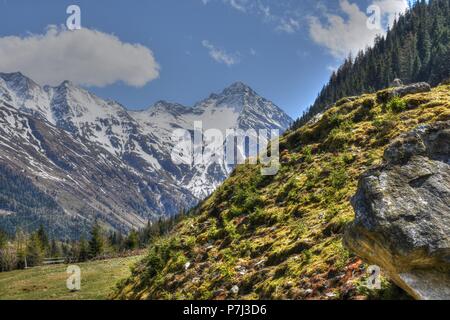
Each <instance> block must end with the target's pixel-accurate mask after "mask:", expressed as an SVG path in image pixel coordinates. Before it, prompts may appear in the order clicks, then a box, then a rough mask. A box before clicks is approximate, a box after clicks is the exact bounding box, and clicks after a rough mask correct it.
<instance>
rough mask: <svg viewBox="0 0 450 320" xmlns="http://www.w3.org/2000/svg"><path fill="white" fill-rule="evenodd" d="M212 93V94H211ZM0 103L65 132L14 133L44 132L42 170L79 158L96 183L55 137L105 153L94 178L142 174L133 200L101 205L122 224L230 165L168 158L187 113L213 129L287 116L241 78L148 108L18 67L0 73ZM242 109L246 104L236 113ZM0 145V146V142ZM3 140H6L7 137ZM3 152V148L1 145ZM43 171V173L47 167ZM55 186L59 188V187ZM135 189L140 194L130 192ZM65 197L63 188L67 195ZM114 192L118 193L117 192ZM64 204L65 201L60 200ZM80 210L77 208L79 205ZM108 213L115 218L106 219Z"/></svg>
mask: <svg viewBox="0 0 450 320" xmlns="http://www.w3.org/2000/svg"><path fill="white" fill-rule="evenodd" d="M214 96H215V97H217V98H216V99H215V100H214V99H212V100H211V97H214ZM205 101H207V102H205ZM251 103H255V104H256V103H257V104H258V106H255V108H256V107H257V108H261V109H266V110H267V113H268V114H276V115H277V117H276V119H275V120H274V119H269V118H268V117H267V116H266V117H265V118H264V116H263V117H261V115H260V114H255V111H254V110H253V111H252V110H251V108H252V106H249V105H248V104H251ZM0 104H2V105H3V107H5V108H6V107H7V106H8V108H11V110H10V111H11V112H12V113H13V114H14V117H16V118H21V119H30V120H29V121H31V122H30V123H32V122H34V119H36V121H37V122H36V123H38V124H39V126H38V127H39V128H40V129H41V130H43V131H48V132H53V131H55V130H56V131H55V132H59V131H60V130H62V132H65V133H67V134H68V136H66V135H65V134H60V135H59V136H60V139H61V140H64V141H57V140H55V139H54V138H51V139H50V140H51V141H44V140H45V139H44V138H45V137H46V134H45V132H40V131H39V130H34V131H33V129H32V128H28V129H27V130H29V132H30V134H29V135H28V136H21V137H20V139H21V140H20V142H18V145H19V146H18V147H17V148H19V149H20V148H22V149H23V150H26V149H27V148H28V147H27V146H28V145H34V144H36V143H37V141H38V140H39V139H38V138H36V137H34V136H33V132H34V133H36V135H38V136H39V137H44V138H42V139H44V140H42V139H41V140H42V141H43V142H42V143H44V142H45V143H46V144H45V145H46V146H47V149H46V150H44V151H43V152H44V153H43V155H44V156H45V157H47V159H44V158H42V157H40V158H39V159H40V160H39V161H43V162H42V163H40V166H41V167H42V168H45V170H50V171H52V170H60V169H62V170H63V171H64V170H70V169H71V167H72V166H75V167H77V166H80V167H81V168H84V170H86V173H83V174H82V176H83V179H84V180H88V181H90V182H89V183H90V184H98V181H97V180H98V177H96V176H97V175H96V174H94V173H92V174H91V175H89V174H88V172H90V171H92V170H94V168H93V167H90V168H86V164H85V163H84V162H83V160H82V158H80V157H79V156H78V155H72V157H74V158H71V159H70V160H64V159H65V157H66V155H65V154H60V153H59V152H65V153H67V151H63V150H65V149H64V148H60V147H57V146H58V145H59V144H60V143H62V144H68V145H73V147H74V148H75V149H76V150H85V151H86V152H88V154H89V156H90V157H91V158H92V159H108V160H105V161H111V163H110V164H109V165H112V166H113V167H114V168H110V169H108V170H106V173H105V174H101V176H102V177H103V178H101V179H107V178H108V177H106V176H107V175H108V174H110V175H112V177H114V176H115V175H116V170H124V172H127V174H126V175H127V177H128V178H127V179H131V180H133V181H135V182H133V183H132V185H134V184H135V183H136V181H137V179H142V181H143V183H144V184H143V185H140V184H139V183H138V184H136V185H135V187H133V188H132V189H134V191H130V192H131V194H133V193H134V192H136V193H135V195H133V196H132V199H134V198H136V199H138V200H136V201H137V202H136V203H133V201H134V200H123V201H124V202H125V203H129V204H130V205H131V207H127V206H123V205H120V204H117V210H118V211H119V212H116V211H117V210H116V208H109V209H108V210H106V212H109V214H111V216H108V217H107V218H108V219H107V220H111V219H112V221H109V222H108V223H107V225H108V226H109V227H113V228H115V227H117V228H118V229H120V230H123V231H126V230H129V229H130V228H136V227H140V226H143V225H144V223H145V222H146V220H153V219H158V218H159V217H162V216H171V215H174V214H177V212H178V211H180V210H183V209H185V208H189V207H191V206H192V205H194V204H195V203H196V202H197V201H198V200H200V199H202V198H204V197H206V196H208V195H209V194H210V193H211V192H212V191H213V190H214V189H215V188H216V187H217V186H218V185H219V184H220V183H221V182H222V181H223V180H224V179H225V178H226V176H227V175H228V174H229V172H230V171H231V169H232V168H231V167H227V166H225V165H224V164H215V163H210V164H206V165H205V166H202V167H193V166H187V165H183V164H181V165H179V164H175V163H174V162H173V160H172V158H171V151H172V149H173V147H174V145H175V142H174V141H172V139H171V138H172V133H173V131H174V130H175V129H185V130H188V131H189V130H191V129H192V127H193V123H194V121H203V122H204V124H205V130H206V129H208V128H214V127H216V126H219V129H220V130H225V129H228V128H240V129H247V128H250V127H251V124H250V125H248V124H245V125H244V124H242V125H241V122H243V120H242V119H247V120H248V119H249V118H252V120H251V123H252V124H253V125H254V127H255V129H258V128H266V129H279V130H280V132H283V131H284V130H285V129H287V127H288V126H289V125H290V123H291V121H292V119H291V118H289V116H287V115H286V114H285V113H284V112H283V111H282V110H281V109H279V108H278V107H276V106H275V105H274V104H273V103H272V102H270V101H268V100H266V99H264V98H261V97H260V96H258V95H257V94H256V93H255V92H254V91H253V90H251V89H250V88H249V87H248V86H246V85H244V84H242V83H237V84H233V85H231V86H230V89H228V88H226V89H224V90H223V92H222V93H220V94H215V95H214V94H213V95H210V97H209V98H207V99H205V100H202V101H201V103H198V104H196V106H195V107H192V108H191V107H185V106H182V105H181V104H177V103H167V102H164V101H160V102H157V103H155V104H154V105H153V106H152V107H150V108H148V109H145V110H142V111H130V110H128V109H127V108H126V107H125V106H123V105H121V104H119V103H117V102H115V101H109V100H104V99H102V98H100V97H98V96H96V95H94V94H92V93H90V92H89V91H87V90H85V89H83V88H80V87H77V86H75V85H74V84H72V83H71V82H70V81H63V82H62V83H61V84H60V85H58V86H56V87H50V86H40V85H38V84H36V83H35V82H34V81H33V80H31V79H29V78H28V77H26V76H24V75H23V74H21V73H20V72H18V73H0ZM2 110H3V111H4V114H3V118H4V119H5V121H4V122H3V123H2V124H1V125H0V127H2V128H3V129H4V130H6V131H5V138H7V137H8V134H9V135H11V138H10V139H9V140H10V141H9V142H11V141H13V140H14V138H13V132H14V130H18V129H17V126H18V123H17V122H8V119H9V118H8V117H11V114H9V113H10V111H5V110H6V109H2ZM243 110H250V111H246V113H245V114H244V115H243V114H242V113H243ZM8 114H9V115H8ZM24 121H25V120H24ZM249 121H250V120H249ZM69 136H70V141H69ZM65 140H67V141H65ZM7 144H8V143H7ZM75 145H77V146H75ZM53 147H56V149H57V150H56V151H55V150H52V148H53ZM0 148H7V147H6V145H0ZM8 148H14V147H13V146H11V145H10V144H8ZM8 150H10V149H8ZM5 154H9V153H7V152H5ZM23 157H27V155H26V152H23ZM52 159H54V161H53V160H52ZM33 161H35V159H33ZM55 161H56V162H55ZM72 161H73V163H72ZM20 163H22V165H23V166H24V168H23V169H25V172H28V171H27V170H26V169H27V167H30V168H31V167H32V165H31V164H27V163H26V161H23V162H20ZM71 163H72V164H71ZM55 167H58V168H55ZM72 169H73V168H72ZM42 170H44V169H42ZM45 170H44V171H45ZM79 170H80V169H79ZM81 171H82V170H80V173H81ZM30 172H31V171H30ZM33 172H34V171H33ZM211 173H212V174H211ZM46 174H47V175H48V176H51V174H50V173H49V172H46ZM59 174H60V175H61V174H63V173H62V172H60V173H59ZM94 177H95V178H94ZM110 180H112V181H110V182H109V183H111V182H113V181H114V179H110ZM125 180H126V179H125ZM124 183H125V184H126V183H130V181H128V182H126V181H122V182H120V183H119V185H121V186H122V187H124V185H123V184H124ZM71 184H73V185H72V186H71V187H70V188H69V187H68V186H65V187H67V188H66V189H67V190H66V191H67V192H68V190H69V189H71V190H72V189H73V188H75V190H76V189H77V187H76V182H73V183H72V182H71ZM100 185H101V184H100ZM41 187H42V186H41ZM45 188H49V189H53V190H54V188H56V187H55V185H54V184H53V183H50V182H49V183H48V184H47V185H46V186H45ZM62 189H63V190H64V188H62ZM171 190H172V192H171ZM101 192H102V194H103V193H105V199H103V200H102V201H103V203H106V202H107V201H108V200H107V198H108V196H107V194H108V192H110V190H103V191H101ZM81 193H82V192H81ZM125 194H127V193H125ZM131 194H130V196H131ZM137 194H140V196H136V195H137ZM67 197H70V196H69V195H67ZM96 197H98V195H95V192H94V193H92V194H91V195H90V196H88V197H87V198H89V199H91V200H92V201H91V200H89V201H87V203H91V202H92V203H96V200H95V198H96ZM101 197H102V196H100V198H101ZM87 198H86V199H87ZM118 198H119V199H120V196H119V197H118ZM80 199H82V198H80ZM80 199H79V200H77V201H80ZM66 205H67V203H65V204H63V205H62V206H63V207H64V206H66ZM92 205H93V206H94V207H95V206H97V205H95V204H92ZM106 206H107V205H106ZM101 207H103V205H102V206H101ZM77 210H78V211H80V210H81V209H77ZM102 210H103V211H104V209H98V210H97V209H95V210H93V212H95V213H92V214H91V215H90V218H89V219H88V220H89V221H92V219H94V218H93V217H94V216H99V217H102V218H103V219H104V218H105V216H104V212H102ZM126 210H130V212H131V213H130V215H131V216H130V217H131V218H130V219H131V223H129V222H127V221H126V220H127V218H126V217H125V214H124V213H123V212H124V211H126ZM75 211H76V210H75ZM78 211H77V212H78ZM78 213H80V212H78ZM81 215H82V216H83V213H81ZM107 215H108V214H107ZM133 216H135V217H139V218H134V217H133ZM111 217H113V218H111ZM114 217H115V218H114ZM100 220H101V219H100ZM114 220H118V221H119V220H123V221H122V222H118V223H117V225H114V224H115V222H114ZM124 221H125V223H124ZM0 223H1V221H0ZM48 228H51V226H48Z"/></svg>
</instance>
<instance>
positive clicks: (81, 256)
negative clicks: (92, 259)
mask: <svg viewBox="0 0 450 320" xmlns="http://www.w3.org/2000/svg"><path fill="white" fill-rule="evenodd" d="M89 256H90V245H89V243H88V242H87V241H86V239H85V238H84V237H81V239H80V242H79V252H78V261H80V262H84V261H87V260H88V259H89Z"/></svg>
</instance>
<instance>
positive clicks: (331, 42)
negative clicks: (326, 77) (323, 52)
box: [309, 0, 408, 58]
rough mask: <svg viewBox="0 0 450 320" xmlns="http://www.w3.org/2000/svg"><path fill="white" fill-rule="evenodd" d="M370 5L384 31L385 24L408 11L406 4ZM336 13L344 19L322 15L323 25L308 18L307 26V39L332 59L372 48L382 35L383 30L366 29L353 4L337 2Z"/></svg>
mask: <svg viewBox="0 0 450 320" xmlns="http://www.w3.org/2000/svg"><path fill="white" fill-rule="evenodd" d="M372 5H373V6H377V7H378V8H379V9H380V13H381V17H380V18H381V21H382V22H384V23H383V24H384V25H385V27H387V24H388V23H389V24H391V25H392V23H393V21H394V19H395V17H396V16H397V15H398V14H400V13H403V12H404V11H405V10H406V9H407V8H408V3H407V0H376V1H374V2H373V3H372ZM340 9H341V11H342V13H343V15H344V17H345V18H346V19H345V18H344V17H342V16H341V15H337V14H329V13H327V12H325V16H326V19H327V23H325V24H324V23H322V22H321V21H320V20H319V18H317V17H311V18H310V24H309V32H310V36H311V38H312V39H313V40H314V41H315V42H316V43H318V44H320V45H322V46H324V47H326V48H327V49H328V50H329V51H330V53H331V54H332V55H333V56H335V57H336V58H342V57H345V56H347V55H348V54H349V53H350V52H351V53H353V54H356V53H357V52H358V51H359V50H361V49H364V48H365V47H367V46H369V45H372V44H373V41H374V39H375V37H376V36H377V35H380V34H384V33H385V29H384V28H382V29H373V28H368V27H367V21H368V15H367V14H366V12H365V11H361V10H360V9H359V7H358V6H357V5H356V4H351V3H350V2H349V1H348V0H341V1H340Z"/></svg>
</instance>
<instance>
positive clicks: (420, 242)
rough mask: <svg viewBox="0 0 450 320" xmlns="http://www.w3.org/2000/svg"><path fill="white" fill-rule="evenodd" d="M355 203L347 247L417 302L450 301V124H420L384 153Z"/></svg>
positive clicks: (366, 177) (364, 180) (362, 180)
mask: <svg viewBox="0 0 450 320" xmlns="http://www.w3.org/2000/svg"><path fill="white" fill-rule="evenodd" d="M384 160H385V161H384V164H382V165H381V166H379V167H376V168H373V169H371V170H369V171H368V172H366V173H365V174H364V175H363V176H362V177H361V178H360V182H359V187H358V191H357V194H356V195H355V196H354V197H353V199H352V205H353V207H354V209H355V212H356V218H355V221H354V222H353V223H352V224H351V225H350V226H349V227H348V228H347V230H346V234H345V237H344V244H345V245H346V246H347V247H348V248H349V249H350V250H352V251H353V252H355V253H356V254H357V255H359V256H361V257H362V258H363V259H365V260H366V261H367V262H368V263H370V264H376V265H378V266H380V267H381V268H382V269H383V270H384V271H386V272H387V273H388V275H389V276H390V277H391V278H392V280H393V281H394V282H395V283H396V284H397V285H398V286H400V287H401V288H403V289H404V290H405V291H407V292H408V293H409V294H410V295H411V296H412V297H414V298H416V299H450V121H447V122H438V123H435V124H432V125H427V126H420V127H418V128H417V129H415V130H413V131H412V132H409V133H407V134H405V135H402V136H401V137H399V138H398V139H397V140H396V141H394V142H393V143H392V144H391V145H390V146H389V147H388V148H387V149H386V151H385V154H384Z"/></svg>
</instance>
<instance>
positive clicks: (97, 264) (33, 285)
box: [0, 256, 141, 300]
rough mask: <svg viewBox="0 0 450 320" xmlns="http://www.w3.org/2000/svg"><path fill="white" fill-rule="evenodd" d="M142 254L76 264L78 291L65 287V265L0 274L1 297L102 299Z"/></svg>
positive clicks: (15, 298) (7, 298)
mask: <svg viewBox="0 0 450 320" xmlns="http://www.w3.org/2000/svg"><path fill="white" fill-rule="evenodd" d="M140 258H141V257H139V256H137V257H128V258H117V259H112V260H104V261H94V262H86V263H78V264H76V265H78V266H79V267H80V268H81V290H80V291H77V292H71V291H69V290H68V289H67V288H66V280H67V278H68V277H69V275H68V274H67V273H66V270H67V265H57V266H45V267H36V268H32V269H28V270H16V271H12V272H4V273H0V300H104V299H108V296H109V294H111V292H112V291H113V290H114V288H115V285H116V283H117V282H118V281H119V280H121V279H123V278H126V277H127V276H129V275H130V267H131V266H132V265H133V264H134V263H136V262H137V261H138V260H139V259H140Z"/></svg>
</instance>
